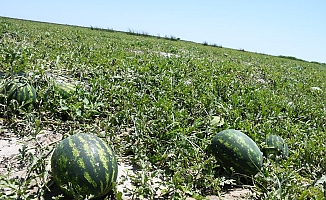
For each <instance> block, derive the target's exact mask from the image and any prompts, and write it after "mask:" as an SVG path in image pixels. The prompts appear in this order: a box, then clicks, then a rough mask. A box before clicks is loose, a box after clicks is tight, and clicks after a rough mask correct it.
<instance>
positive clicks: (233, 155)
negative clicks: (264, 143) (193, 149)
mask: <svg viewBox="0 0 326 200" xmlns="http://www.w3.org/2000/svg"><path fill="white" fill-rule="evenodd" d="M211 150H212V154H213V155H214V156H215V158H216V160H217V161H218V163H219V164H220V165H221V166H222V167H224V168H225V169H227V170H228V169H230V168H233V170H234V171H235V172H236V173H241V174H246V175H255V174H256V173H257V172H259V170H260V169H261V167H262V164H263V157H262V153H261V151H260V150H259V148H258V146H257V144H256V143H255V142H254V141H253V140H252V139H251V138H250V137H248V136H247V135H245V134H244V133H242V132H240V131H237V130H234V129H227V130H224V131H221V132H219V133H217V134H216V135H215V136H214V138H213V139H212V144H211Z"/></svg>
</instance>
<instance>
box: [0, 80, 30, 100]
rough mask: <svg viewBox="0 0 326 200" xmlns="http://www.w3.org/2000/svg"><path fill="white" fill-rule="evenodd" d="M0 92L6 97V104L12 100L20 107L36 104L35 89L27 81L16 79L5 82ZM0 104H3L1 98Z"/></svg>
mask: <svg viewBox="0 0 326 200" xmlns="http://www.w3.org/2000/svg"><path fill="white" fill-rule="evenodd" d="M1 91H2V94H4V95H5V96H6V97H7V102H8V103H9V102H10V101H11V100H13V99H14V100H16V101H17V102H18V103H19V104H20V105H22V104H24V105H28V104H34V103H35V102H36V91H35V88H34V87H33V86H32V85H31V84H29V83H28V82H27V81H23V80H16V79H15V80H11V81H7V82H6V83H5V85H4V87H3V88H2V89H1ZM1 103H5V102H4V98H1Z"/></svg>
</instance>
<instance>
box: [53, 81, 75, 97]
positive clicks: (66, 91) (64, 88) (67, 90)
mask: <svg viewBox="0 0 326 200" xmlns="http://www.w3.org/2000/svg"><path fill="white" fill-rule="evenodd" d="M56 88H57V90H58V92H59V93H60V94H61V95H62V96H63V97H64V98H68V97H70V96H71V95H72V93H74V92H75V91H76V87H75V85H73V84H71V83H58V84H57V85H56Z"/></svg>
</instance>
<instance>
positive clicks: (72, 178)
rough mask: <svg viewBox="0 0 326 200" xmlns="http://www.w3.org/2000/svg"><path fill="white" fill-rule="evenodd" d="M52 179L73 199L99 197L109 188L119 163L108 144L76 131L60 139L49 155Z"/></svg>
mask: <svg viewBox="0 0 326 200" xmlns="http://www.w3.org/2000/svg"><path fill="white" fill-rule="evenodd" d="M51 170H52V175H53V179H54V181H55V183H56V184H57V185H58V186H59V187H60V188H61V190H62V191H63V192H64V193H65V194H66V195H68V196H69V197H73V198H75V199H79V198H81V197H82V198H86V197H90V196H92V197H93V198H98V197H102V196H104V195H105V194H107V193H108V192H109V191H110V190H112V187H113V184H114V182H116V179H117V174H118V165H117V160H116V157H115V154H114V152H113V150H112V149H111V147H110V146H109V145H108V144H106V143H105V142H104V141H103V140H102V139H100V138H98V137H96V136H94V135H91V134H84V133H80V134H75V135H72V136H69V137H68V138H65V139H64V140H62V141H61V142H60V143H59V144H58V145H57V147H56V149H55V150H54V152H53V154H52V157H51Z"/></svg>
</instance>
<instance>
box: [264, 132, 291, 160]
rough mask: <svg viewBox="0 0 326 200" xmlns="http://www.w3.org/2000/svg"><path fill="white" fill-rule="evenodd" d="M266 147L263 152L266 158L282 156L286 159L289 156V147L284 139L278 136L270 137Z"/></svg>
mask: <svg viewBox="0 0 326 200" xmlns="http://www.w3.org/2000/svg"><path fill="white" fill-rule="evenodd" d="M266 146H267V147H265V148H264V149H263V151H264V154H265V155H266V156H269V155H271V154H273V156H272V158H275V156H281V157H283V158H286V157H288V156H289V147H288V145H287V144H286V142H284V140H283V138H281V137H280V136H278V135H269V136H268V137H267V138H266Z"/></svg>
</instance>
